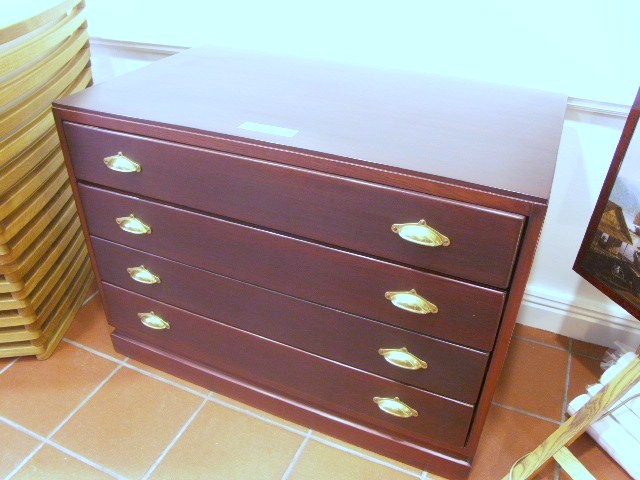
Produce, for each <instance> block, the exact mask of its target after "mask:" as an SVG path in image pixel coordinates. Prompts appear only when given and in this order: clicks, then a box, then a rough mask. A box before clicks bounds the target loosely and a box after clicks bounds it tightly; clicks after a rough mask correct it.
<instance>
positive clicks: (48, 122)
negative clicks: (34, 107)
mask: <svg viewBox="0 0 640 480" xmlns="http://www.w3.org/2000/svg"><path fill="white" fill-rule="evenodd" d="M51 128H55V122H54V120H53V114H52V113H51V108H50V107H49V108H47V109H46V110H44V111H43V112H41V113H40V114H39V115H38V116H37V117H35V118H34V119H33V120H31V121H30V122H29V123H27V124H25V125H23V126H22V127H20V128H19V129H18V130H15V131H13V132H11V134H10V135H9V136H7V137H6V138H2V137H0V167H4V165H6V164H8V163H9V162H11V161H12V160H13V159H14V158H15V157H17V156H18V155H19V154H21V153H22V152H23V151H24V150H26V149H27V148H29V147H31V146H32V145H33V144H34V143H35V142H36V141H38V139H39V138H40V137H41V136H42V135H44V134H45V133H46V132H47V131H49V130H51Z"/></svg>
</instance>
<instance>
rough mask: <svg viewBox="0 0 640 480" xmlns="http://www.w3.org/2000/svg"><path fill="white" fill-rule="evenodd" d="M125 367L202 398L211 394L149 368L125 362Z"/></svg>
mask: <svg viewBox="0 0 640 480" xmlns="http://www.w3.org/2000/svg"><path fill="white" fill-rule="evenodd" d="M124 367H126V368H128V369H130V370H134V371H136V372H138V373H141V374H143V375H146V376H147V377H151V378H153V379H154V380H158V381H159V382H162V383H166V384H168V385H171V386H172V387H176V388H178V389H180V390H183V391H185V392H188V393H192V394H193V395H195V396H197V397H200V398H203V399H205V400H206V399H207V398H208V396H209V394H208V393H202V392H198V391H197V390H194V389H193V388H189V387H187V386H185V385H181V384H179V383H178V382H174V381H173V380H170V379H168V378H164V377H161V376H160V375H158V374H156V373H153V372H150V371H148V370H145V369H144V368H140V367H136V366H135V365H131V364H130V363H127V364H125V365H124Z"/></svg>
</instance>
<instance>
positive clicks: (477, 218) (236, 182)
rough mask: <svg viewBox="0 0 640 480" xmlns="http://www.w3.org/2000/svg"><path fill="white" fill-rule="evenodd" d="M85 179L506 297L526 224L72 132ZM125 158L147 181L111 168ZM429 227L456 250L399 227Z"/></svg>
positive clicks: (191, 152) (308, 174) (232, 159)
mask: <svg viewBox="0 0 640 480" xmlns="http://www.w3.org/2000/svg"><path fill="white" fill-rule="evenodd" d="M65 133H66V135H67V139H68V142H69V148H70V152H71V160H72V163H73V168H74V171H75V174H76V176H77V178H78V179H80V180H85V181H89V182H93V183H97V184H101V185H105V186H109V187H113V188H116V189H119V190H123V191H127V192H132V193H136V194H140V195H143V196H146V197H150V198H155V199H159V200H163V201H167V202H170V203H174V204H179V205H184V206H186V207H189V208H194V209H197V210H202V211H205V212H209V213H213V214H216V215H221V216H225V217H230V218H234V219H238V220H240V221H243V222H247V223H251V224H254V225H261V226H265V227H267V228H270V229H275V230H278V231H281V232H285V233H292V234H294V235H296V236H301V237H305V238H309V239H313V240H319V241H321V242H324V243H327V244H331V245H337V246H340V247H345V248H348V249H351V250H355V251H359V252H364V253H367V254H371V255H375V256H378V257H382V258H388V259H391V260H395V261H398V262H401V263H405V264H408V265H415V266H418V267H421V268H425V269H428V270H433V271H438V272H441V273H445V274H447V275H451V276H455V277H459V278H464V279H468V280H471V281H475V282H479V283H483V284H486V285H492V286H495V287H499V288H506V287H507V286H508V284H509V280H510V277H511V271H512V268H513V264H514V261H515V258H516V254H517V248H518V243H519V240H520V236H521V233H522V229H523V225H524V219H523V217H522V216H520V215H514V214H510V213H505V212H500V211H497V210H491V209H486V208H481V207H477V206H473V205H470V204H465V203H461V202H455V201H450V200H446V199H442V198H438V197H433V196H429V195H424V194H418V193H412V192H408V191H404V190H399V189H395V188H390V187H385V186H381V185H376V184H371V183H366V182H362V181H356V180H351V179H348V178H343V177H338V176H334V175H328V174H323V173H319V172H313V171H309V170H303V169H299V168H293V167H289V166H284V165H277V164H273V163H269V162H264V161H260V160H255V159H250V158H247V157H240V156H237V155H229V154H225V153H221V152H214V151H208V150H204V149H198V148H193V147H187V146H184V145H178V144H172V143H168V142H163V141H157V140H151V139H147V138H143V137H136V136H132V135H126V134H121V133H115V132H111V131H106V130H101V129H97V128H93V127H86V126H81V125H76V124H73V123H68V122H67V123H65ZM119 151H122V152H123V153H124V154H126V155H127V156H129V157H131V158H132V159H134V160H135V161H136V162H137V163H138V164H139V165H140V166H141V171H140V172H137V173H121V172H114V171H112V170H110V169H108V168H107V167H106V166H105V164H104V162H103V158H105V157H108V156H113V155H115V154H116V153H117V152H119ZM421 219H425V220H426V222H427V223H428V224H429V225H430V226H432V227H433V228H435V229H436V230H437V231H439V232H440V233H442V234H443V235H445V236H446V237H448V238H449V240H450V245H449V246H446V247H445V246H439V247H427V246H422V245H418V244H415V243H410V242H408V241H406V240H404V239H403V238H401V237H400V236H399V235H397V234H395V233H393V232H392V231H391V226H392V225H394V224H405V223H414V222H418V221H420V220H421Z"/></svg>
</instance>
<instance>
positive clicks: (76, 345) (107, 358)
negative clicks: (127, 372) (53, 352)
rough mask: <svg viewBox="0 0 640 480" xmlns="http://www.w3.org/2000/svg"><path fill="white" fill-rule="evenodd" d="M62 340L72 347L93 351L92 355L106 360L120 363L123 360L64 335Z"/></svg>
mask: <svg viewBox="0 0 640 480" xmlns="http://www.w3.org/2000/svg"><path fill="white" fill-rule="evenodd" d="M62 340H63V341H65V342H67V343H68V344H70V345H73V346H74V347H78V348H81V349H83V350H86V351H87V352H89V353H93V354H94V355H97V356H99V357H102V358H104V359H106V360H109V361H111V362H115V363H122V362H123V361H124V360H120V359H119V358H116V357H112V356H111V355H108V354H106V353H102V352H100V351H98V350H96V349H95V348H91V347H88V346H87V345H84V344H82V343H80V342H76V341H75V340H71V339H70V338H66V337H65V338H63V339H62Z"/></svg>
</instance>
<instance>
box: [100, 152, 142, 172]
mask: <svg viewBox="0 0 640 480" xmlns="http://www.w3.org/2000/svg"><path fill="white" fill-rule="evenodd" d="M102 161H103V162H104V164H105V165H106V166H107V167H108V168H109V169H111V170H113V171H114V172H123V173H133V172H140V171H142V168H141V167H140V165H139V164H137V163H136V162H134V161H133V160H131V159H130V158H128V157H125V156H124V155H123V154H122V152H118V153H117V155H112V156H111V157H106V158H104V159H103V160H102Z"/></svg>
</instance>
